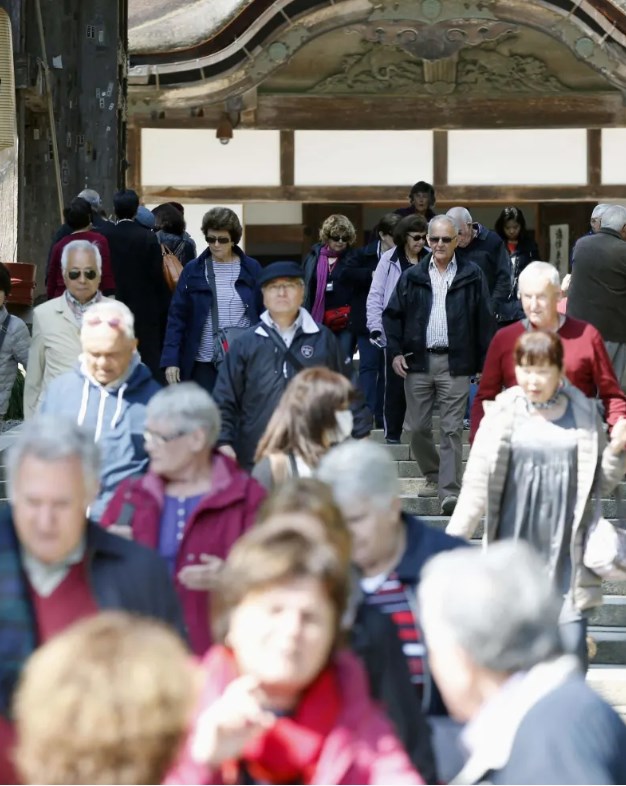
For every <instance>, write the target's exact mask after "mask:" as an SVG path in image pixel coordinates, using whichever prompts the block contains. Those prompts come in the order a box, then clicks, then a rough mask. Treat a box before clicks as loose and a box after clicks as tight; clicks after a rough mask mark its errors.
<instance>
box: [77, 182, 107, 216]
mask: <svg viewBox="0 0 626 786" xmlns="http://www.w3.org/2000/svg"><path fill="white" fill-rule="evenodd" d="M78 196H79V197H80V198H81V199H84V200H85V202H89V204H90V205H91V207H92V208H93V209H94V210H96V211H98V210H100V209H101V208H102V199H101V198H100V194H99V193H98V192H97V191H94V190H93V188H83V190H82V191H81V192H80V194H78Z"/></svg>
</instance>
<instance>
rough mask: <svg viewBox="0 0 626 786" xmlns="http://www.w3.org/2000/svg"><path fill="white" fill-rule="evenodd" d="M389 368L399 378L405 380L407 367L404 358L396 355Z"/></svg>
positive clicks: (407, 371)
mask: <svg viewBox="0 0 626 786" xmlns="http://www.w3.org/2000/svg"><path fill="white" fill-rule="evenodd" d="M391 367H392V368H393V370H394V371H395V372H396V374H397V375H398V376H399V377H402V379H406V378H407V375H408V373H409V366H408V364H407V362H406V360H405V358H404V355H396V356H395V358H394V359H393V362H392V363H391Z"/></svg>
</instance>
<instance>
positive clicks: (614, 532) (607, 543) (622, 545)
mask: <svg viewBox="0 0 626 786" xmlns="http://www.w3.org/2000/svg"><path fill="white" fill-rule="evenodd" d="M599 485H600V484H599V483H598V484H597V488H596V494H595V497H596V503H595V508H594V510H595V516H594V522H593V524H592V525H591V526H590V527H589V530H588V532H587V538H586V541H585V550H584V553H583V563H584V565H585V567H586V568H589V570H591V571H593V572H594V573H595V574H596V576H599V577H600V578H602V579H605V580H610V581H625V580H626V529H624V527H623V526H622V524H621V522H618V523H614V522H612V521H609V520H608V519H605V518H604V517H603V516H602V515H601V512H602V511H601V504H602V503H601V499H600V488H599ZM615 498H616V500H617V507H618V511H619V508H620V507H621V494H620V493H619V486H618V487H617V490H616V492H615Z"/></svg>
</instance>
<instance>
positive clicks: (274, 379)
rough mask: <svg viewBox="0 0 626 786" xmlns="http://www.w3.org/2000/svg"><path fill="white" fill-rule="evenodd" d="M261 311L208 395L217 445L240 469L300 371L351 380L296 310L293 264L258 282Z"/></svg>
mask: <svg viewBox="0 0 626 786" xmlns="http://www.w3.org/2000/svg"><path fill="white" fill-rule="evenodd" d="M259 285H260V287H261V289H262V292H263V302H264V304H265V308H266V311H264V312H263V313H262V314H261V321H260V322H259V323H258V324H257V325H254V326H252V327H250V328H249V329H248V330H246V331H245V332H244V333H243V334H242V335H241V336H239V337H238V338H237V339H236V340H235V341H234V342H233V344H232V345H231V346H230V348H229V350H228V352H227V353H226V359H225V360H224V362H223V363H222V365H221V367H220V369H219V372H218V376H217V382H216V384H215V389H214V391H213V397H214V398H215V401H216V402H217V404H218V406H219V408H220V411H221V413H222V430H221V432H220V437H219V445H220V446H221V449H222V451H223V452H225V453H228V454H229V455H231V456H233V457H236V458H237V459H238V461H239V463H240V464H241V466H242V467H244V468H245V469H249V468H251V467H252V465H253V463H254V454H255V451H256V446H257V444H258V442H259V439H260V438H261V436H262V434H263V432H264V431H265V428H266V426H267V424H268V422H269V419H270V417H271V415H272V413H273V412H274V409H275V408H276V406H277V404H278V402H279V400H280V397H281V396H282V394H283V393H284V391H285V388H286V387H287V385H288V383H289V381H290V380H291V379H292V378H293V377H294V376H295V375H296V374H297V373H298V372H299V371H301V370H302V369H304V368H310V367H311V366H326V367H327V368H330V369H331V370H332V371H338V372H340V373H342V374H345V375H346V376H351V372H352V364H351V363H350V361H349V360H346V358H345V357H344V355H343V353H342V352H341V349H340V348H339V345H338V343H337V341H336V339H335V336H334V335H333V334H332V332H331V331H330V330H329V329H328V328H326V327H324V326H323V325H318V324H317V323H316V322H315V321H314V320H313V317H312V316H311V315H310V314H309V312H308V311H307V310H306V309H304V308H303V307H302V302H303V300H304V278H303V270H302V267H301V266H300V265H299V264H298V263H297V262H274V263H273V264H271V265H268V267H266V268H265V269H264V270H263V272H262V273H261V275H260V277H259ZM353 414H354V416H355V424H354V430H353V432H352V435H353V436H354V437H364V436H367V435H368V434H369V432H370V430H371V427H372V418H371V413H370V412H369V410H368V409H367V407H366V406H365V404H364V403H360V404H358V405H356V406H355V407H354V409H353Z"/></svg>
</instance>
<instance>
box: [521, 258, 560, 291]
mask: <svg viewBox="0 0 626 786" xmlns="http://www.w3.org/2000/svg"><path fill="white" fill-rule="evenodd" d="M531 278H534V279H537V278H544V279H545V280H546V281H547V282H548V283H549V284H552V286H553V287H555V288H556V289H559V290H560V289H561V277H560V276H559V271H558V270H557V268H556V267H555V266H554V265H553V264H552V263H551V262H539V261H536V262H531V263H530V264H528V265H526V267H525V268H524V269H523V270H522V272H521V273H520V274H519V280H518V288H519V291H520V293H521V291H522V287H523V286H524V282H525V281H530V279H531Z"/></svg>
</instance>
